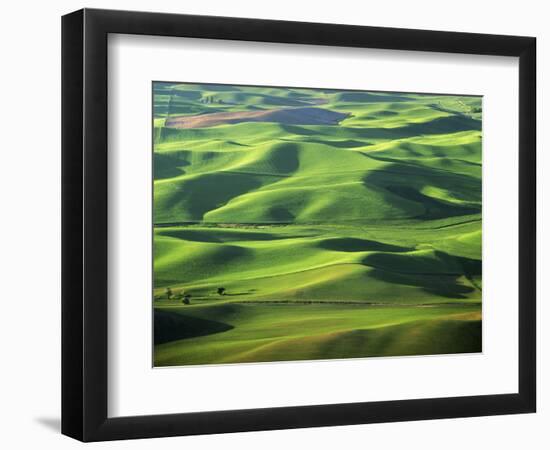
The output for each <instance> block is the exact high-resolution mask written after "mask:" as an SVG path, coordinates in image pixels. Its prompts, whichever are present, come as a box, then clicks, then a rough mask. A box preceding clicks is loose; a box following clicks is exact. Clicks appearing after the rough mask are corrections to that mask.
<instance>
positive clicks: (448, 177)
mask: <svg viewBox="0 0 550 450" xmlns="http://www.w3.org/2000/svg"><path fill="white" fill-rule="evenodd" d="M365 156H367V155H365ZM386 160H387V161H388V162H390V161H394V160H391V159H386ZM363 184H364V186H365V187H366V188H372V187H374V188H376V189H377V190H378V191H379V192H380V193H381V195H383V196H384V197H385V201H386V202H387V203H389V204H393V203H396V197H399V198H401V199H402V200H405V201H406V202H412V203H416V204H420V205H422V207H423V209H424V212H423V213H422V214H419V215H416V216H414V218H416V219H422V220H432V219H441V218H445V217H455V216H465V215H470V214H478V213H480V212H481V205H477V204H475V203H476V202H480V201H481V181H480V180H479V179H477V178H474V177H470V176H468V175H465V174H458V173H452V172H447V171H441V170H436V169H431V168H428V167H420V166H417V165H414V164H404V163H399V162H394V163H392V164H389V165H387V166H386V167H385V168H384V169H381V170H372V171H370V172H369V173H368V174H367V175H366V176H365V177H364V178H363ZM426 187H432V188H436V189H438V190H441V191H446V192H449V193H452V196H453V198H455V199H457V200H460V201H464V202H468V204H461V203H458V202H450V201H444V200H441V199H438V198H434V197H431V196H429V195H426V194H424V193H422V192H421V191H422V189H424V188H426Z"/></svg>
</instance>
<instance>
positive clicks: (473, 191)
mask: <svg viewBox="0 0 550 450" xmlns="http://www.w3.org/2000/svg"><path fill="white" fill-rule="evenodd" d="M153 95H154V97H153V98H154V104H153V116H154V117H153V127H154V135H153V137H154V152H153V157H154V161H153V162H154V294H153V307H154V342H155V348H154V364H155V366H172V365H188V364H220V363H240V362H260V361H282V360H313V359H332V358H354V357H368V356H398V355H425V354H446V353H470V352H480V351H481V291H482V276H481V140H482V139H481V136H482V133H481V111H482V109H481V98H480V97H471V96H456V95H453V96H451V95H433V94H430V95H426V94H405V93H395V92H393V93H390V92H367V91H341V90H325V89H297V88H274V87H250V86H228V85H212V84H204V85H198V84H186V83H180V84H177V83H164V82H155V83H153Z"/></svg>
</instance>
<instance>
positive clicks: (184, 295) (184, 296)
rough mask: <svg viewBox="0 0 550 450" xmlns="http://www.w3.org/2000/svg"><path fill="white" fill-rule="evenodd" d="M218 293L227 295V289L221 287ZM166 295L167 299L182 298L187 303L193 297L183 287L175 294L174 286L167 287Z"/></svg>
mask: <svg viewBox="0 0 550 450" xmlns="http://www.w3.org/2000/svg"><path fill="white" fill-rule="evenodd" d="M217 293H218V295H225V293H226V290H225V288H224V287H219V288H218V290H217ZM164 297H165V298H166V299H167V300H181V302H182V303H184V304H185V305H190V304H191V297H192V295H191V294H189V293H188V292H185V291H184V290H183V289H182V290H181V291H179V292H178V293H177V294H174V291H172V288H169V287H167V288H166V289H165V291H164ZM161 298H162V296H155V300H160V299H161Z"/></svg>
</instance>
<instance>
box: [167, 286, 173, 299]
mask: <svg viewBox="0 0 550 450" xmlns="http://www.w3.org/2000/svg"><path fill="white" fill-rule="evenodd" d="M173 296H174V293H173V292H172V289H170V288H169V287H167V288H166V298H167V299H168V300H171V299H172V297H173Z"/></svg>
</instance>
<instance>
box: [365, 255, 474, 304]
mask: <svg viewBox="0 0 550 450" xmlns="http://www.w3.org/2000/svg"><path fill="white" fill-rule="evenodd" d="M434 256H435V259H432V260H430V259H427V258H423V257H421V256H415V255H399V254H392V253H376V254H372V255H368V256H367V257H366V258H365V259H364V260H363V264H365V265H366V266H368V267H371V268H373V270H371V271H370V272H369V276H370V277H374V278H376V279H378V280H381V281H384V282H386V283H391V284H400V285H407V286H416V287H419V288H422V289H423V290H425V291H426V292H428V293H430V294H435V295H438V296H442V297H447V298H454V299H463V298H467V296H466V294H470V293H472V292H473V291H474V290H475V288H473V287H471V286H465V285H463V284H462V283H461V282H460V281H459V278H461V277H465V278H467V279H469V280H472V278H473V277H475V276H478V275H481V261H480V260H475V259H470V258H463V257H458V256H454V255H449V254H447V253H445V252H441V251H435V252H434ZM444 268H448V269H447V270H445V269H444Z"/></svg>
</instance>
